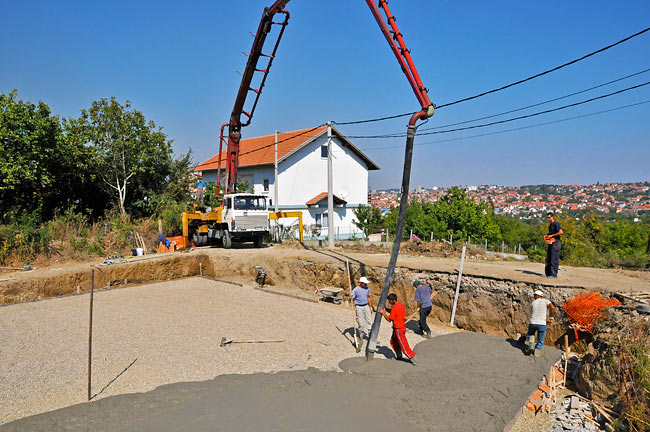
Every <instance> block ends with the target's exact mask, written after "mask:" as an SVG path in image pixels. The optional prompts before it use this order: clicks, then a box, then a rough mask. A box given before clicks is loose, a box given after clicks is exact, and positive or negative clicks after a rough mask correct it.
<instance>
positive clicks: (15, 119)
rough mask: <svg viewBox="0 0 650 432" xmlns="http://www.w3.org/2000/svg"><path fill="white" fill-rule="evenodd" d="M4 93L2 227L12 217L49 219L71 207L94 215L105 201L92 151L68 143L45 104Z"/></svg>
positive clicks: (0, 113) (0, 97) (0, 111)
mask: <svg viewBox="0 0 650 432" xmlns="http://www.w3.org/2000/svg"><path fill="white" fill-rule="evenodd" d="M17 95H18V92H17V91H16V90H13V91H11V92H10V93H9V94H8V95H7V94H0V153H1V154H2V158H0V179H1V180H0V207H1V208H2V212H1V213H0V222H2V221H3V220H4V219H5V218H6V217H8V216H9V214H10V213H11V212H17V213H25V212H26V213H30V214H31V213H34V212H35V213H36V214H38V215H39V216H38V217H39V219H40V220H46V219H49V218H50V217H51V216H52V214H53V213H54V212H55V211H56V210H57V209H63V208H70V207H72V206H74V207H79V208H81V209H88V208H90V209H91V210H95V208H96V204H97V202H96V201H95V199H96V198H97V197H100V198H101V197H102V193H101V191H100V190H99V189H98V188H97V185H96V182H95V179H94V177H93V176H92V174H91V164H92V159H93V157H92V150H91V149H89V148H87V147H86V146H84V145H83V143H80V142H77V141H75V140H71V139H68V137H67V136H66V135H64V133H63V130H62V127H61V123H60V121H59V119H58V118H57V117H56V116H53V115H52V114H51V111H50V108H49V107H48V106H47V104H45V103H43V102H39V103H38V104H34V103H32V102H26V101H21V100H18V99H17Z"/></svg>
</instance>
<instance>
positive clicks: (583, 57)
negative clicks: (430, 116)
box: [332, 27, 650, 125]
mask: <svg viewBox="0 0 650 432" xmlns="http://www.w3.org/2000/svg"><path fill="white" fill-rule="evenodd" d="M648 31H650V27H647V28H645V29H643V30H641V31H639V32H637V33H634V34H633V35H631V36H628V37H626V38H624V39H621V40H619V41H618V42H615V43H613V44H610V45H607V46H605V47H603V48H600V49H599V50H596V51H593V52H591V53H589V54H586V55H584V56H582V57H580V58H577V59H574V60H571V61H570V62H567V63H564V64H562V65H559V66H556V67H554V68H552V69H548V70H545V71H544V72H540V73H538V74H535V75H532V76H529V77H528V78H524V79H521V80H519V81H515V82H512V83H510V84H506V85H504V86H501V87H498V88H495V89H492V90H488V91H485V92H482V93H479V94H476V95H474V96H469V97H466V98H463V99H458V100H455V101H453V102H448V103H444V104H442V105H437V106H436V109H441V108H445V107H448V106H452V105H456V104H459V103H461V102H466V101H469V100H472V99H477V98H479V97H482V96H485V95H488V94H491V93H496V92H498V91H501V90H505V89H507V88H510V87H514V86H516V85H518V84H522V83H525V82H527V81H530V80H533V79H535V78H539V77H541V76H543V75H547V74H549V73H551V72H555V71H557V70H560V69H562V68H565V67H567V66H570V65H572V64H575V63H578V62H579V61H582V60H584V59H586V58H589V57H591V56H594V55H596V54H600V53H601V52H604V51H607V50H608V49H610V48H614V47H615V46H617V45H620V44H622V43H624V42H627V41H629V40H630V39H632V38H635V37H637V36H640V35H642V34H644V33H646V32H648ZM411 115H413V112H410V113H404V114H397V115H392V116H385V117H378V118H372V119H367V120H357V121H348V122H332V123H335V124H338V125H351V124H361V123H372V122H378V121H383V120H390V119H395V118H399V117H406V116H411Z"/></svg>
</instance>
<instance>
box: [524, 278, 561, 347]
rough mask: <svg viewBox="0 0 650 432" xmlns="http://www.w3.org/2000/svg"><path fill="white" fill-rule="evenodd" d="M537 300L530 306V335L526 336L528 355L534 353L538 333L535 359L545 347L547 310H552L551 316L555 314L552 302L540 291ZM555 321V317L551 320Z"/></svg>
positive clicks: (537, 293) (536, 294)
mask: <svg viewBox="0 0 650 432" xmlns="http://www.w3.org/2000/svg"><path fill="white" fill-rule="evenodd" d="M534 295H535V300H534V301H533V304H532V305H531V306H530V324H528V334H527V335H526V345H527V346H528V352H527V354H530V353H531V351H533V344H534V343H535V332H537V344H536V345H535V357H539V355H540V354H541V352H542V347H543V346H544V337H545V336H546V309H547V308H550V309H551V314H554V313H555V306H554V305H553V303H551V301H550V300H547V299H545V298H544V293H543V292H542V291H540V290H537V291H535V292H534ZM549 321H553V317H550V318H549Z"/></svg>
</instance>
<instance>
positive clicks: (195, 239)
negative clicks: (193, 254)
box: [190, 230, 201, 246]
mask: <svg viewBox="0 0 650 432" xmlns="http://www.w3.org/2000/svg"><path fill="white" fill-rule="evenodd" d="M190 241H191V242H192V243H194V245H195V246H201V238H200V237H199V232H198V231H197V230H194V231H192V235H191V236H190Z"/></svg>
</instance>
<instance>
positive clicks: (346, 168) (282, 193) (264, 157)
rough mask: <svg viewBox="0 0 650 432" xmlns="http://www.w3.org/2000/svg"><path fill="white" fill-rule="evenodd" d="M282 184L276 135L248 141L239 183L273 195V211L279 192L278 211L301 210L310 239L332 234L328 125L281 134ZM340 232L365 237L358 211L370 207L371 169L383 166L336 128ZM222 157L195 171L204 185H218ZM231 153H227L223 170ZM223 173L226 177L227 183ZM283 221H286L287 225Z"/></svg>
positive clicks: (337, 221) (340, 235) (334, 164)
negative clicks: (328, 168) (361, 229)
mask: <svg viewBox="0 0 650 432" xmlns="http://www.w3.org/2000/svg"><path fill="white" fill-rule="evenodd" d="M277 147H278V156H277V158H278V184H277V185H276V184H275V179H274V163H275V135H274V134H273V135H266V136H262V137H256V138H248V139H243V140H242V141H241V142H240V151H239V175H238V181H239V182H243V181H247V182H249V183H250V184H251V185H252V187H251V189H252V192H254V193H259V194H265V195H268V197H269V202H270V207H271V209H273V208H274V207H275V203H274V202H273V199H274V196H275V188H276V187H277V188H278V203H277V204H278V209H279V210H284V211H295V210H300V211H302V213H303V224H304V225H305V226H306V227H308V228H307V229H306V230H305V235H307V236H308V237H312V235H311V234H313V237H319V238H324V237H325V236H326V235H327V225H328V217H329V215H328V214H327V126H321V127H318V128H315V129H313V128H312V129H303V130H297V131H292V132H283V133H278V144H277ZM332 159H333V162H332V176H333V187H334V227H335V228H334V229H335V231H336V232H335V233H334V234H335V236H336V238H338V239H346V238H351V237H362V236H363V233H362V232H360V230H359V229H358V228H357V227H356V226H355V225H354V221H355V220H356V219H355V216H354V212H353V209H354V208H356V207H358V206H360V205H368V171H369V170H378V169H379V166H378V165H377V164H376V163H374V162H373V161H372V160H371V159H370V158H369V157H368V156H366V155H365V154H364V153H363V152H361V150H359V149H358V148H357V147H356V146H355V145H354V144H352V143H351V142H350V141H349V140H348V139H347V138H345V136H343V135H342V134H341V133H340V132H339V131H338V130H336V128H334V127H332ZM218 160H219V155H218V154H217V155H215V156H213V157H211V158H210V159H208V160H206V161H205V162H203V163H201V164H199V165H198V166H197V167H196V168H195V170H194V171H195V172H200V173H202V174H203V181H204V182H206V183H208V182H210V181H214V182H216V181H217V175H218ZM224 160H225V152H223V153H222V171H223V170H224V166H225V163H224V162H223V161H224ZM223 175H224V174H223V173H222V179H223ZM281 223H284V222H283V221H281Z"/></svg>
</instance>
